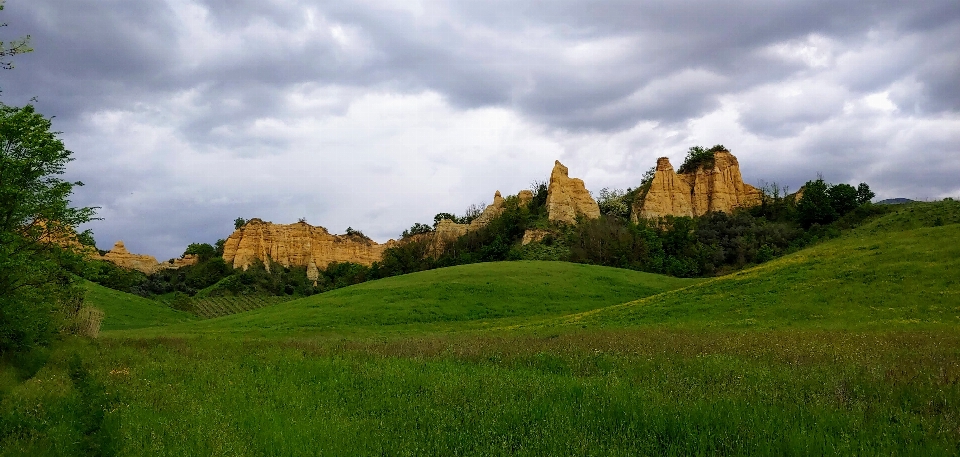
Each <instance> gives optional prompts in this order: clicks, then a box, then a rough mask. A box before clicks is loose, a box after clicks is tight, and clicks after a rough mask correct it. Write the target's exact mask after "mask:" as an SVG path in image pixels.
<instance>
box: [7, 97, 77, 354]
mask: <svg viewBox="0 0 960 457" xmlns="http://www.w3.org/2000/svg"><path fill="white" fill-rule="evenodd" d="M50 128H51V122H50V120H49V119H46V118H44V117H43V116H42V115H40V114H38V113H37V112H36V111H35V109H34V107H33V106H31V105H28V106H25V107H22V108H17V107H10V106H6V105H2V104H0V352H6V351H19V350H26V349H29V348H31V347H33V346H35V345H37V344H43V343H45V342H47V341H49V340H50V338H51V337H52V336H53V334H55V333H56V332H57V331H58V330H61V329H64V328H65V325H66V322H67V320H68V319H70V318H71V317H72V316H73V315H74V314H75V313H76V312H77V311H79V307H80V305H81V304H82V301H83V294H82V291H81V290H80V289H79V288H78V287H76V286H75V285H74V284H73V281H72V279H71V276H70V275H69V274H68V273H67V272H66V270H65V267H66V266H68V265H75V264H76V263H78V262H80V261H81V255H80V254H79V253H77V252H74V251H73V249H72V248H70V247H69V246H66V243H58V242H57V241H58V240H64V239H69V238H71V237H72V236H74V232H73V227H76V226H78V225H80V224H82V223H84V222H88V221H90V220H91V219H93V216H94V208H72V207H71V206H70V200H69V197H70V194H71V193H72V192H73V187H74V186H79V185H82V183H79V182H74V183H71V182H67V181H63V180H62V179H60V178H59V177H58V176H59V175H61V174H63V172H64V169H65V167H66V164H67V163H68V162H69V161H70V160H71V158H70V154H71V152H70V151H68V150H67V149H66V148H65V147H64V144H63V142H62V141H61V140H60V139H58V138H57V133H56V132H52V131H51V130H50Z"/></svg>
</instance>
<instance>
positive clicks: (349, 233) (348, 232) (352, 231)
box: [345, 227, 371, 241]
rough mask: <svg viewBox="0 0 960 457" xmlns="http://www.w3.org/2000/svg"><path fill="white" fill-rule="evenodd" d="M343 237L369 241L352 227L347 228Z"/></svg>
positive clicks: (367, 237)
mask: <svg viewBox="0 0 960 457" xmlns="http://www.w3.org/2000/svg"><path fill="white" fill-rule="evenodd" d="M345 235H347V236H349V237H355V238H360V239H363V240H367V241H371V240H370V237H369V236H367V235H364V234H363V232H361V231H360V230H355V229H354V228H353V227H347V230H346V231H345Z"/></svg>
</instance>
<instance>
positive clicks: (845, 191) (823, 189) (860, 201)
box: [797, 178, 874, 228]
mask: <svg viewBox="0 0 960 457" xmlns="http://www.w3.org/2000/svg"><path fill="white" fill-rule="evenodd" d="M873 196H874V195H873V192H871V191H870V186H868V185H867V184H866V183H860V186H859V187H858V188H854V187H853V186H851V185H849V184H837V185H833V186H831V185H829V184H827V183H826V182H824V180H823V178H818V179H817V180H816V181H808V182H807V184H805V185H804V189H803V197H802V198H801V199H800V202H799V203H797V220H798V222H799V223H800V225H801V226H803V227H804V228H810V227H811V226H813V225H814V224H818V225H826V224H830V223H832V222H834V221H836V220H838V219H840V218H841V217H843V216H844V215H846V214H848V213H850V212H852V211H853V210H855V209H857V208H859V207H860V206H862V205H865V204H867V203H869V202H870V199H872V198H873Z"/></svg>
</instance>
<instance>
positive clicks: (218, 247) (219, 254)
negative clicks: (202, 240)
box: [213, 238, 227, 257]
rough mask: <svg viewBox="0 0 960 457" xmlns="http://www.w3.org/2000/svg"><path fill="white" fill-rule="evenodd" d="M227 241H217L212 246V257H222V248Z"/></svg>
mask: <svg viewBox="0 0 960 457" xmlns="http://www.w3.org/2000/svg"><path fill="white" fill-rule="evenodd" d="M226 244H227V240H224V239H222V238H221V239H219V240H217V242H216V243H214V244H213V249H214V255H216V256H217V257H223V248H224V246H226Z"/></svg>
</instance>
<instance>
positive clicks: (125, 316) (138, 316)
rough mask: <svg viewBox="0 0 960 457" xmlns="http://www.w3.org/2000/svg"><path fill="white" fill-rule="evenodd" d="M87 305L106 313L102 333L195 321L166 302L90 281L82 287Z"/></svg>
mask: <svg viewBox="0 0 960 457" xmlns="http://www.w3.org/2000/svg"><path fill="white" fill-rule="evenodd" d="M82 287H83V289H84V290H85V293H86V295H85V298H84V303H85V304H86V305H88V306H93V307H95V308H97V309H99V310H101V311H103V312H104V318H103V322H102V325H101V330H103V331H110V330H122V329H133V328H141V327H151V326H159V325H166V324H173V323H178V322H186V321H190V320H193V319H194V317H193V316H192V315H190V314H188V313H184V312H180V311H176V310H174V309H172V308H170V307H169V306H167V305H166V304H164V303H161V302H159V301H156V300H150V299H147V298H143V297H140V296H137V295H132V294H129V293H124V292H120V291H117V290H114V289H109V288H106V287H104V286H101V285H99V284H95V283H93V282H90V281H84V282H83V284H82Z"/></svg>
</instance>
